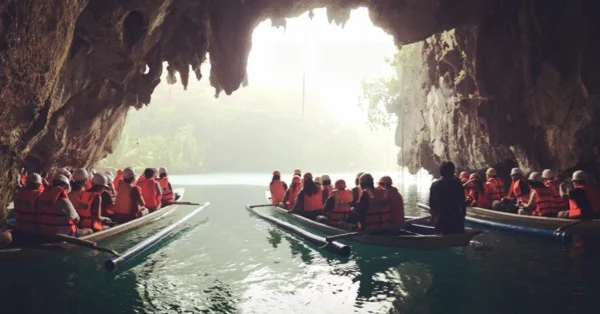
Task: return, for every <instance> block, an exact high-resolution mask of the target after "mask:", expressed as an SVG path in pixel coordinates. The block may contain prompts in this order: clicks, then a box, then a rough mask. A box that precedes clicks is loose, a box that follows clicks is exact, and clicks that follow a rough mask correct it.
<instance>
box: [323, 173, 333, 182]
mask: <svg viewBox="0 0 600 314" xmlns="http://www.w3.org/2000/svg"><path fill="white" fill-rule="evenodd" d="M321 181H329V182H331V178H330V177H329V176H328V175H326V174H324V175H322V176H321Z"/></svg>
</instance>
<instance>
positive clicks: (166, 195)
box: [156, 177, 173, 203]
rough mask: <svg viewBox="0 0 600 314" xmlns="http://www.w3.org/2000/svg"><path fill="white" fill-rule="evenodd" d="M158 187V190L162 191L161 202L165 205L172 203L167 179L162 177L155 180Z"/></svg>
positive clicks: (171, 194)
mask: <svg viewBox="0 0 600 314" xmlns="http://www.w3.org/2000/svg"><path fill="white" fill-rule="evenodd" d="M156 181H157V182H158V184H159V185H160V189H161V191H162V201H163V202H165V203H172V202H173V190H171V188H169V178H167V177H163V178H160V179H157V180H156Z"/></svg>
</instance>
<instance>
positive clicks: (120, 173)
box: [113, 169, 123, 192]
mask: <svg viewBox="0 0 600 314" xmlns="http://www.w3.org/2000/svg"><path fill="white" fill-rule="evenodd" d="M121 180H123V170H122V169H117V174H116V175H115V178H114V179H113V187H114V188H115V192H116V191H117V190H118V189H119V182H120V181H121Z"/></svg>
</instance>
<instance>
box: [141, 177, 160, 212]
mask: <svg viewBox="0 0 600 314" xmlns="http://www.w3.org/2000/svg"><path fill="white" fill-rule="evenodd" d="M155 183H156V181H155V180H154V178H152V179H148V178H146V179H145V180H144V181H142V182H141V183H140V184H139V185H138V186H139V187H140V188H141V189H142V198H143V199H144V203H145V204H146V207H147V208H157V207H158V206H159V205H160V203H161V200H160V196H159V195H158V194H157V193H156V184H155Z"/></svg>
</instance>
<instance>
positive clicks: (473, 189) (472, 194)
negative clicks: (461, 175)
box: [463, 173, 492, 209]
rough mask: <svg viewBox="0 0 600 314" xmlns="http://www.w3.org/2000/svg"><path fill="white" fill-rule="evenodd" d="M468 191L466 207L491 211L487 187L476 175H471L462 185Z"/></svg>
mask: <svg viewBox="0 0 600 314" xmlns="http://www.w3.org/2000/svg"><path fill="white" fill-rule="evenodd" d="M463 187H464V188H465V190H466V191H468V195H467V197H466V199H465V201H466V203H467V205H468V206H472V207H480V208H487V209H491V208H492V205H491V203H490V197H489V191H488V189H487V185H485V184H483V180H481V176H480V175H479V174H478V173H472V174H471V175H470V176H469V180H468V181H467V182H465V183H464V184H463Z"/></svg>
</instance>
